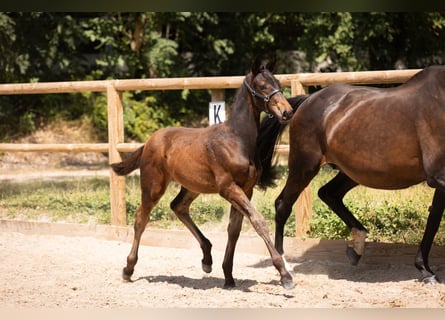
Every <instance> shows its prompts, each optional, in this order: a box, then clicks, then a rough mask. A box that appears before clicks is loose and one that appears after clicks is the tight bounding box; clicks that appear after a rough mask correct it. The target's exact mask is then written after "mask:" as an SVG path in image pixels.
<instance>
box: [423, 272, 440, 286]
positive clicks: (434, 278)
mask: <svg viewBox="0 0 445 320" xmlns="http://www.w3.org/2000/svg"><path fill="white" fill-rule="evenodd" d="M421 281H422V282H423V283H425V284H440V283H441V282H440V280H439V278H438V277H437V276H436V275H435V274H433V275H432V276H427V277H425V278H423V279H421Z"/></svg>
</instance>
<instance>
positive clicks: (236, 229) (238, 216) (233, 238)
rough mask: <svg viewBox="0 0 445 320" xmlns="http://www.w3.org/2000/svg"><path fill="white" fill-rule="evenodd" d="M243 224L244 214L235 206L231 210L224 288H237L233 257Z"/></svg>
mask: <svg viewBox="0 0 445 320" xmlns="http://www.w3.org/2000/svg"><path fill="white" fill-rule="evenodd" d="M242 224H243V214H242V213H241V212H238V211H237V210H236V209H235V208H234V207H233V206H232V207H231V208H230V221H229V226H228V227H227V234H228V239H227V245H226V252H225V254H224V260H223V265H222V267H223V271H224V277H225V283H224V288H232V287H235V280H234V279H233V275H232V271H233V256H234V254H235V246H236V242H237V241H238V238H239V235H240V232H241V227H242Z"/></svg>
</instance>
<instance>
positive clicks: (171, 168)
mask: <svg viewBox="0 0 445 320" xmlns="http://www.w3.org/2000/svg"><path fill="white" fill-rule="evenodd" d="M237 165H238V166H239V168H245V167H246V166H247V167H248V165H249V161H248V159H246V157H245V156H244V151H243V149H242V146H241V143H240V141H239V139H236V138H235V137H234V133H233V131H232V130H231V129H230V128H229V126H228V125H227V123H221V124H217V125H213V126H210V127H206V128H185V127H177V128H165V129H161V130H158V131H156V132H155V133H154V134H153V135H152V137H151V138H150V139H149V140H148V141H147V143H146V145H145V147H144V151H143V156H142V160H141V175H142V172H144V173H145V172H146V174H150V173H151V172H152V171H153V170H154V169H155V170H162V171H163V175H164V176H169V177H170V178H171V179H172V180H174V181H176V182H178V183H179V184H181V185H183V186H184V187H185V188H187V189H188V190H190V191H193V192H197V193H218V192H219V186H218V185H219V182H218V181H216V179H215V177H217V176H219V175H220V172H222V171H227V172H228V173H233V172H234V171H236V170H237ZM228 168H230V169H231V170H227V169H228Z"/></svg>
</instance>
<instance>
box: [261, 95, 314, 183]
mask: <svg viewBox="0 0 445 320" xmlns="http://www.w3.org/2000/svg"><path fill="white" fill-rule="evenodd" d="M308 97H309V95H308V94H304V95H298V96H295V97H291V98H288V99H287V101H288V102H289V104H290V105H291V106H292V109H293V111H294V113H295V111H297V109H298V107H299V106H300V105H301V104H302V103H303V102H304V101H305V100H306V99H307V98H308ZM287 125H288V124H287V123H285V124H282V123H280V122H279V121H278V120H277V118H276V117H272V118H269V117H265V118H264V119H263V121H261V124H260V130H259V133H258V138H257V155H258V159H259V161H260V163H261V166H262V169H263V171H262V174H261V177H260V178H259V181H258V183H257V185H258V187H259V188H260V189H264V190H265V189H267V188H268V187H273V186H275V180H276V179H277V178H278V170H277V168H276V165H272V158H273V155H274V150H275V145H276V144H277V142H278V139H279V138H280V136H281V134H282V133H283V130H284V129H285V128H286V127H287Z"/></svg>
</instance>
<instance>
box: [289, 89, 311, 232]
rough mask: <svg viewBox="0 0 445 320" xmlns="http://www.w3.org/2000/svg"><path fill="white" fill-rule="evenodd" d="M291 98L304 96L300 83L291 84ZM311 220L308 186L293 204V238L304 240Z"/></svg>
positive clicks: (309, 189)
mask: <svg viewBox="0 0 445 320" xmlns="http://www.w3.org/2000/svg"><path fill="white" fill-rule="evenodd" d="M291 92H292V96H296V95H299V94H306V93H307V88H305V87H304V86H303V85H302V84H301V82H300V81H297V80H293V81H292V82H291ZM311 218H312V193H311V187H310V185H309V186H307V187H306V188H305V189H304V190H303V192H302V193H301V194H300V196H299V197H298V199H297V202H296V203H295V236H296V237H298V238H305V237H306V235H307V233H308V231H309V222H310V220H311Z"/></svg>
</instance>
